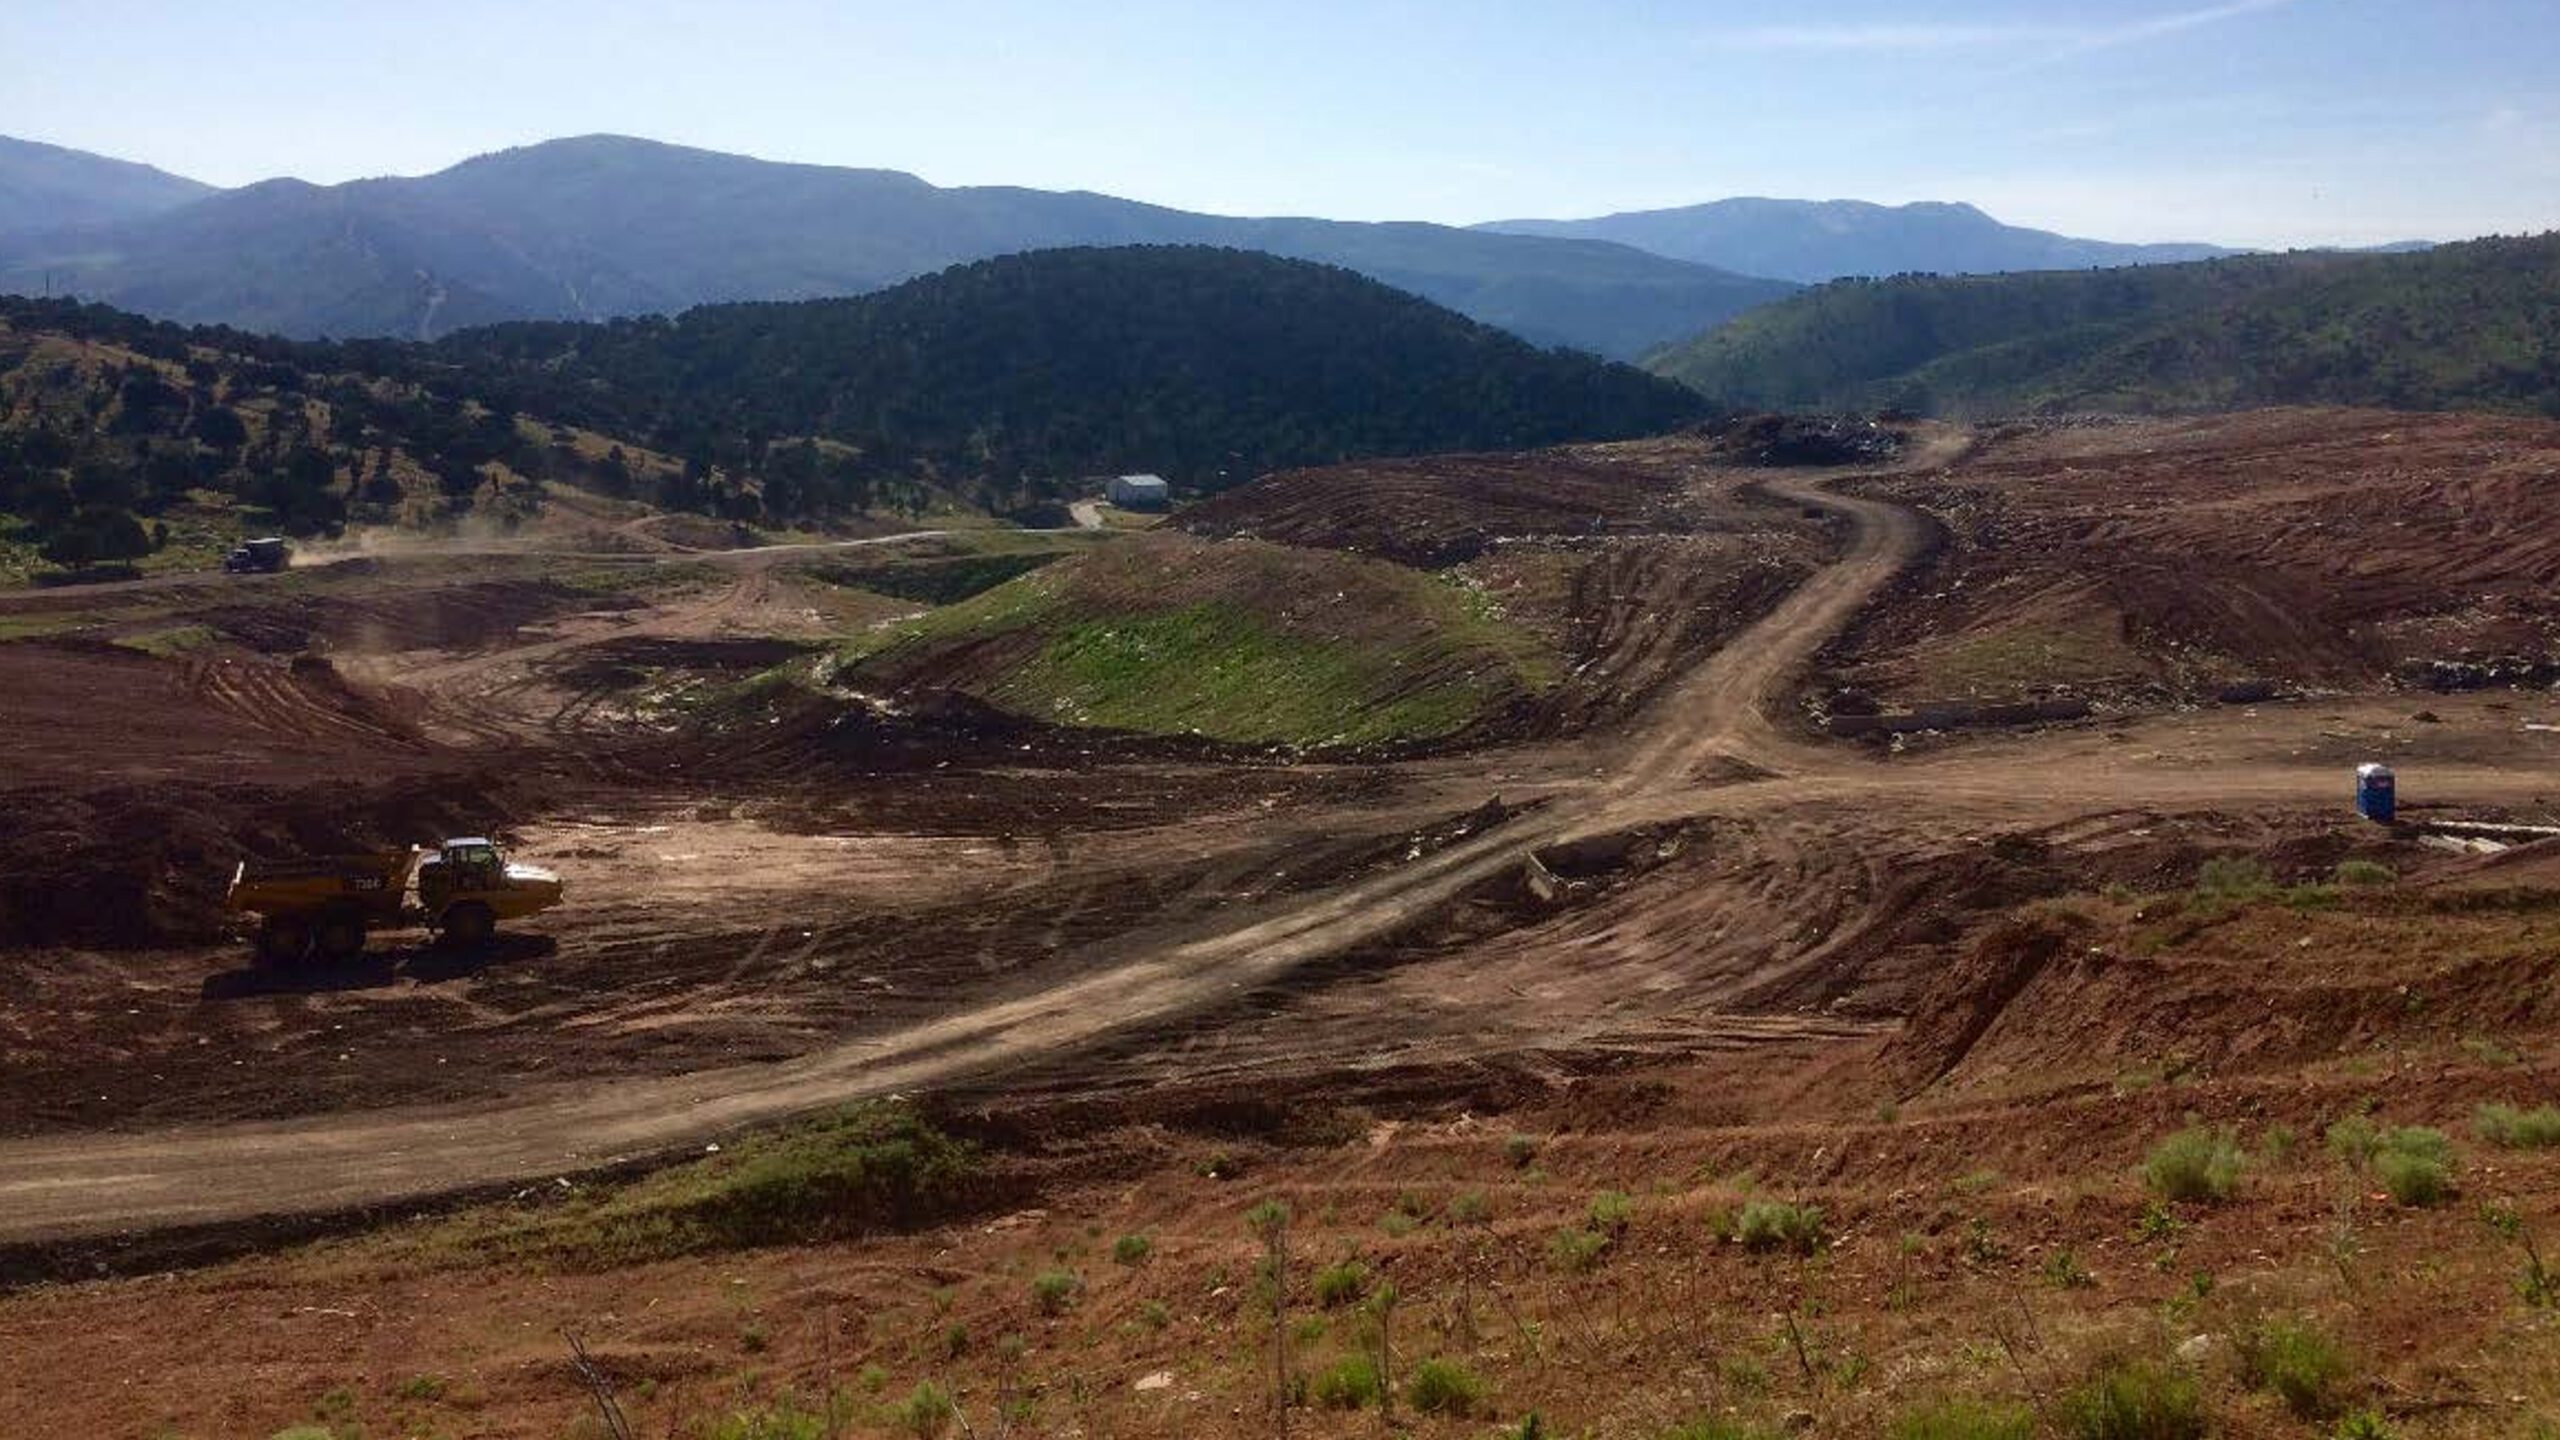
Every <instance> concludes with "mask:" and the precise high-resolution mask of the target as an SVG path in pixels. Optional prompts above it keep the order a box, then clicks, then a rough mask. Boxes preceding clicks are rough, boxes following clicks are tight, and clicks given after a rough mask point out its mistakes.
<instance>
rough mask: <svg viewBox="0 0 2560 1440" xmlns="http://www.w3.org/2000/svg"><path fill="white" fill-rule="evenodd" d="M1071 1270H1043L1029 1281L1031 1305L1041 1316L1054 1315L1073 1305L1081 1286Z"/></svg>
mask: <svg viewBox="0 0 2560 1440" xmlns="http://www.w3.org/2000/svg"><path fill="white" fill-rule="evenodd" d="M1083 1283H1084V1282H1083V1281H1081V1280H1078V1279H1077V1278H1076V1272H1074V1271H1073V1270H1043V1271H1041V1272H1040V1273H1039V1274H1038V1275H1035V1276H1033V1277H1032V1279H1031V1303H1032V1304H1034V1305H1036V1306H1038V1307H1039V1308H1040V1313H1041V1314H1043V1315H1055V1314H1057V1313H1059V1312H1060V1311H1062V1310H1064V1309H1066V1308H1067V1307H1068V1306H1069V1305H1072V1304H1074V1303H1075V1298H1076V1291H1077V1289H1078V1288H1079V1287H1081V1286H1082V1285H1083Z"/></svg>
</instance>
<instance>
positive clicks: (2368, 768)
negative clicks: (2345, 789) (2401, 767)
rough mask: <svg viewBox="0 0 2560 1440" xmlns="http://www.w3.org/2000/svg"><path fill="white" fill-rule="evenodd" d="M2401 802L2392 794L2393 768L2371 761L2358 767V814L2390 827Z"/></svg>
mask: <svg viewBox="0 0 2560 1440" xmlns="http://www.w3.org/2000/svg"><path fill="white" fill-rule="evenodd" d="M2399 809H2400V802H2399V799H2398V797H2396V796H2395V795H2393V794H2392V776H2391V767H2390V766H2388V765H2379V764H2375V763H2373V762H2371V761H2368V762H2366V763H2365V764H2362V765H2359V766H2357V767H2356V813H2357V814H2359V815H2361V816H2363V817H2364V818H2366V819H2367V820H2370V821H2372V822H2373V823H2375V824H2376V825H2388V824H2390V823H2391V817H2392V816H2394V815H2396V814H2398V813H2399Z"/></svg>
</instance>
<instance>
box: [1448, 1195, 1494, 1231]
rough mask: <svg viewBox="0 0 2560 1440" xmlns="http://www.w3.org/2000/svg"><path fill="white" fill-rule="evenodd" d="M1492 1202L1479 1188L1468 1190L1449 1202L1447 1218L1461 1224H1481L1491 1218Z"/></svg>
mask: <svg viewBox="0 0 2560 1440" xmlns="http://www.w3.org/2000/svg"><path fill="white" fill-rule="evenodd" d="M1492 1215H1493V1203H1492V1202H1491V1201H1489V1200H1487V1199H1485V1198H1484V1192H1483V1191H1481V1190H1469V1191H1466V1192H1465V1193H1463V1194H1461V1195H1459V1196H1458V1197H1457V1198H1456V1199H1454V1200H1451V1201H1450V1202H1449V1218H1450V1219H1451V1220H1454V1221H1456V1222H1457V1223H1459V1224H1461V1225H1481V1224H1483V1223H1484V1222H1485V1221H1486V1220H1488V1219H1490V1218H1492Z"/></svg>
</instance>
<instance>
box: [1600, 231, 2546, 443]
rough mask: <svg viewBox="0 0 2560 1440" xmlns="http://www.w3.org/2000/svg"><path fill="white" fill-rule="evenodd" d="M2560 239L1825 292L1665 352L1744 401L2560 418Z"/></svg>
mask: <svg viewBox="0 0 2560 1440" xmlns="http://www.w3.org/2000/svg"><path fill="white" fill-rule="evenodd" d="M2556 329H2560V234H2555V235H2546V236H2541V237H2536V238H2532V239H2519V240H2482V241H2475V242H2472V243H2469V244H2463V245H2448V246H2443V247H2441V248H2439V249H2436V250H2433V251H2428V252H2425V253H2421V254H2411V255H2315V254H2300V255H2281V256H2256V257H2246V258H2241V259H2233V260H2221V261H2213V262H2209V263H2204V264H2195V265H2163V266H2149V267H2142V268H2138V269H2128V270H2108V271H2056V272H2048V273H2036V274H2019V275H1986V276H1966V277H1939V276H1903V277H1899V278H1896V279H1892V280H1881V281H1874V280H1847V281H1841V282H1838V283H1836V284H1831V285H1826V286H1822V287H1820V288H1819V289H1816V290H1812V291H1808V292H1806V293H1805V294H1803V295H1801V296H1798V297H1796V298H1793V299H1790V300H1787V301H1784V302H1781V303H1779V304H1776V305H1772V306H1768V307H1766V308H1763V309H1761V310H1757V311H1754V312H1752V313H1751V314H1749V315H1746V316H1744V317H1742V318H1741V319H1738V320H1735V321H1734V322H1732V323H1730V324H1728V325H1725V326H1723V327H1721V328H1719V329H1716V330H1711V331H1709V332H1707V333H1706V334H1704V335H1701V336H1699V337H1698V338H1696V339H1694V340H1691V341H1689V342H1687V343H1685V344H1682V345H1678V346H1672V347H1667V348H1665V349H1663V350H1660V351H1657V352H1655V353H1654V354H1653V355H1652V356H1650V357H1648V359H1647V361H1646V364H1647V367H1648V368H1650V369H1652V370H1654V371H1655V372H1656V373H1659V374H1664V375H1668V376H1670V377H1672V378H1674V379H1677V380H1679V381H1681V382H1683V383H1684V384H1687V385H1689V386H1691V387H1692V388H1694V389H1696V390H1698V391H1700V392H1701V393H1704V394H1706V395H1707V396H1709V397H1710V398H1712V399H1715V400H1717V401H1720V402H1723V403H1726V404H1730V405H1736V406H1768V407H1816V406H1875V405H1897V406H1903V407H1907V408H1912V409H1919V410H1928V411H1935V412H1939V413H1950V414H1963V413H1974V414H1980V413H1985V412H1997V411H2009V410H2021V409H2035V408H2055V409H2062V408H2070V409H2120V410H2177V409H2202V408H2209V407H2216V406H2228V405H2245V404H2272V403H2294V402H2318V403H2335V404H2349V405H2381V406H2391V407H2398V408H2406V409H2438V408H2448V409H2449V408H2469V409H2493V410H2512V411H2526V412H2539V413H2560V346H2555V345H2554V343H2553V342H2552V341H2551V340H2550V339H2549V337H2550V336H2551V335H2552V334H2553V333H2555V330H2556Z"/></svg>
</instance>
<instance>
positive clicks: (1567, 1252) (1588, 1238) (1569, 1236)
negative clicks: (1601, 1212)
mask: <svg viewBox="0 0 2560 1440" xmlns="http://www.w3.org/2000/svg"><path fill="white" fill-rule="evenodd" d="M1609 1244H1610V1239H1609V1237H1608V1236H1607V1235H1604V1234H1602V1233H1600V1232H1599V1231H1597V1230H1581V1229H1572V1230H1559V1231H1557V1232H1556V1238H1555V1239H1553V1240H1550V1241H1548V1242H1547V1258H1548V1259H1549V1260H1551V1261H1553V1262H1555V1267H1556V1268H1557V1269H1559V1270H1570V1271H1581V1270H1588V1269H1590V1268H1591V1267H1592V1266H1594V1265H1597V1264H1599V1263H1600V1257H1601V1256H1602V1255H1603V1254H1606V1253H1607V1252H1608V1249H1609Z"/></svg>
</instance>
